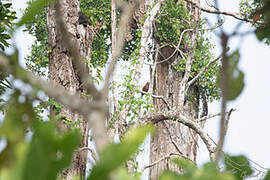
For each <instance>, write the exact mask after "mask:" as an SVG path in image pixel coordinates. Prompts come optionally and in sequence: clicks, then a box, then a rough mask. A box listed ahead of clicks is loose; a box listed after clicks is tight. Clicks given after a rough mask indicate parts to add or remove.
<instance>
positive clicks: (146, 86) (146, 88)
mask: <svg viewBox="0 0 270 180" xmlns="http://www.w3.org/2000/svg"><path fill="white" fill-rule="evenodd" d="M149 85H150V83H149V82H147V83H146V84H145V85H144V86H143V88H142V91H143V92H141V94H142V96H143V95H144V94H145V93H147V92H148V90H149Z"/></svg>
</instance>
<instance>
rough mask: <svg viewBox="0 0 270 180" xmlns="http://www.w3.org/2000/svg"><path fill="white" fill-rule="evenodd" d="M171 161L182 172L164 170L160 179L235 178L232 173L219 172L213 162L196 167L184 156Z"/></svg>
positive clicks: (232, 179) (227, 179)
mask: <svg viewBox="0 0 270 180" xmlns="http://www.w3.org/2000/svg"><path fill="white" fill-rule="evenodd" d="M173 162H174V163H175V164H177V166H178V167H179V168H181V169H182V170H183V173H182V174H178V173H176V172H172V171H170V170H166V171H164V173H163V174H162V175H161V177H160V180H174V179H175V180H176V179H177V180H208V179H220V180H235V178H234V176H233V175H231V174H229V173H227V172H224V173H222V172H220V171H219V170H218V169H217V166H216V165H215V163H213V162H209V163H206V164H204V165H203V167H202V168H197V167H196V166H195V165H194V163H193V162H192V161H190V160H187V159H184V158H181V159H180V158H179V159H174V160H173Z"/></svg>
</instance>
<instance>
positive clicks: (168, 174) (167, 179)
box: [159, 170, 188, 180]
mask: <svg viewBox="0 0 270 180" xmlns="http://www.w3.org/2000/svg"><path fill="white" fill-rule="evenodd" d="M159 179H160V180H188V178H186V177H181V176H180V175H179V174H177V173H176V172H172V171H168V170H165V171H164V172H163V173H162V175H161V176H160V177H159Z"/></svg>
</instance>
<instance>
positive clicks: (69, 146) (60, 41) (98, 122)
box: [0, 0, 269, 179]
mask: <svg viewBox="0 0 270 180" xmlns="http://www.w3.org/2000/svg"><path fill="white" fill-rule="evenodd" d="M47 3H49V2H47V1H43V0H37V1H33V2H32V3H30V6H29V8H28V10H27V11H26V12H25V14H24V16H23V18H22V19H21V21H19V23H18V24H17V25H18V26H21V25H23V24H27V25H28V27H27V28H28V30H30V32H31V33H33V34H35V35H38V37H39V38H38V39H37V41H40V42H42V43H44V44H39V43H36V44H34V46H33V47H34V48H33V49H32V50H33V54H32V55H33V56H32V57H31V56H30V57H28V60H29V61H28V62H29V65H30V66H28V67H30V68H32V70H37V71H36V72H38V73H39V72H40V71H39V70H40V67H41V66H40V64H38V63H37V62H40V61H35V60H36V59H37V58H35V57H40V56H39V55H40V54H37V53H36V52H45V53H44V55H45V58H44V57H42V60H45V62H44V63H41V64H42V65H44V67H46V64H47V63H48V62H49V71H50V80H51V81H49V82H47V81H44V80H42V79H41V78H38V77H36V76H34V75H33V74H32V73H30V72H27V71H25V70H24V69H22V68H21V67H19V66H18V56H17V52H15V53H14V54H13V55H11V56H7V55H6V54H1V57H0V60H1V61H0V67H1V70H2V71H3V72H5V73H7V74H12V75H13V77H14V78H15V79H20V80H22V81H23V82H24V83H27V84H29V85H31V86H32V87H33V90H31V91H30V92H27V93H24V92H23V91H21V90H20V89H19V88H15V91H14V92H13V96H12V98H10V102H9V105H8V108H7V109H8V111H7V114H6V116H5V120H4V123H3V125H2V126H1V127H0V128H1V129H0V130H1V131H0V132H1V134H0V135H1V137H2V136H5V137H6V139H7V142H8V143H7V147H6V148H5V149H4V151H3V153H1V154H0V160H3V159H5V160H4V161H3V162H5V164H2V165H1V166H0V172H1V173H3V174H4V175H3V177H4V178H6V179H10V178H14V179H15V178H17V179H18V177H20V175H22V176H21V177H23V179H56V178H57V175H58V174H59V173H60V172H62V171H63V170H65V171H64V172H62V177H63V178H66V179H70V178H72V176H73V175H80V176H81V178H83V177H84V174H85V166H86V155H85V154H82V152H84V150H89V151H90V152H93V150H92V149H90V148H89V147H87V143H88V142H87V139H88V129H87V128H88V127H87V126H86V125H87V123H89V127H90V128H91V129H92V131H93V139H94V141H95V143H96V149H97V153H98V155H99V158H98V159H95V160H96V165H95V166H94V167H93V169H92V172H91V174H90V176H89V177H88V179H109V178H112V179H113V178H114V179H119V178H123V179H132V178H134V179H136V177H137V176H136V171H135V170H136V164H134V163H130V162H132V161H134V156H131V155H132V154H134V153H135V152H136V151H137V149H138V147H139V145H140V144H141V143H142V141H143V139H144V138H145V137H146V135H147V134H148V133H149V132H150V133H151V132H153V129H154V128H153V126H155V127H156V133H155V134H151V147H150V149H151V155H150V159H151V160H150V161H151V162H150V165H148V166H146V167H144V168H143V170H144V169H146V168H150V179H157V178H158V177H159V176H160V175H161V176H160V178H161V179H242V178H243V176H242V175H243V174H244V175H245V176H248V175H250V174H251V173H252V169H251V168H250V165H249V162H248V160H247V159H246V158H245V157H243V156H239V157H229V156H227V155H224V159H225V162H224V164H225V172H222V173H221V172H220V170H218V168H217V165H216V164H215V163H214V162H219V159H220V154H221V153H222V145H223V141H224V137H225V134H226V130H227V127H226V125H227V123H228V120H229V117H230V115H231V113H232V112H233V109H231V110H230V111H228V112H227V108H226V104H227V101H230V100H233V99H235V98H236V97H237V96H238V95H239V94H240V93H241V91H242V89H243V86H244V83H243V76H244V74H243V73H242V72H241V71H240V70H239V69H238V67H237V64H238V62H239V57H240V54H239V52H238V51H235V52H234V53H232V54H230V55H228V54H227V52H228V50H229V48H228V47H227V42H228V40H229V38H230V37H231V36H233V35H235V34H237V31H235V32H233V34H226V33H225V32H223V31H222V30H221V32H220V34H218V36H219V37H220V38H221V42H222V47H223V51H222V54H221V55H220V56H218V57H216V58H215V57H213V56H212V55H211V52H210V49H211V45H210V44H209V42H208V40H207V38H206V37H205V36H204V33H205V31H207V30H211V29H214V28H216V26H215V27H211V28H205V27H204V26H203V21H202V20H200V18H199V15H200V13H199V10H201V11H205V12H210V13H215V14H227V15H228V14H229V15H231V16H233V17H236V18H238V19H242V20H245V21H251V22H254V18H253V17H254V16H252V20H251V19H247V18H246V17H243V16H242V15H235V14H230V13H227V12H222V11H219V10H208V9H205V8H202V7H200V4H199V1H197V0H196V1H188V0H186V1H172V0H168V1H157V2H156V3H153V4H151V1H147V0H145V1H142V2H141V3H138V1H128V2H125V1H123V2H122V1H121V2H118V1H115V2H114V1H112V4H113V5H115V6H112V9H111V8H110V6H109V3H106V2H105V3H104V2H102V3H104V4H102V7H101V8H100V4H99V2H98V1H82V2H81V7H82V9H81V10H82V11H83V12H85V14H86V15H87V16H89V22H90V25H86V26H84V25H79V23H78V1H76V0H62V1H59V2H55V3H54V4H50V5H49V7H48V9H47V17H48V19H47V24H48V39H46V35H47V34H46V33H44V29H43V30H42V28H44V27H45V26H41V27H38V26H37V25H36V24H35V20H34V19H37V22H38V23H41V24H42V25H44V24H46V23H44V22H45V20H46V19H44V17H45V16H44V15H45V12H44V11H43V12H40V13H39V14H38V11H39V8H41V9H42V8H43V7H44V6H45V5H47ZM114 3H115V4H114ZM86 7H88V8H89V9H87V8H86ZM116 7H117V8H116ZM263 7H265V5H263ZM217 8H218V7H217ZM63 9H64V10H63ZM262 9H263V8H262ZM87 11H88V13H87ZM61 12H63V14H61ZM89 12H90V13H89ZM95 12H97V14H95ZM262 12H265V11H262ZM110 13H112V16H110ZM36 14H38V15H37V16H36ZM144 14H145V15H146V16H144ZM42 17H43V19H42ZM257 21H258V19H257V20H256V22H257ZM111 22H112V27H111V28H110V23H111ZM256 22H255V23H256ZM219 23H222V20H220V21H219ZM116 24H118V26H117V28H116ZM218 25H220V24H218ZM40 30H41V31H40ZM111 32H112V34H116V35H113V36H112V38H111V41H109V40H108V37H110V33H111ZM234 33H235V34H234ZM125 41H127V42H126V44H124V42H125ZM110 42H111V44H110ZM149 42H150V43H149ZM46 43H48V44H49V45H50V47H49V48H48V47H47V44H46ZM111 46H112V50H110V49H106V48H107V47H111ZM122 50H123V53H122V54H121V51H122ZM110 51H111V56H110ZM48 52H49V53H48ZM88 56H91V58H89V57H88ZM109 57H110V58H109ZM88 58H89V59H88ZM98 58H100V59H101V61H98ZM48 59H49V60H48ZM220 59H221V65H220V66H219V64H218V62H217V61H218V60H220ZM106 61H108V62H107V63H108V66H107V69H106V70H107V72H106V74H105V76H104V78H101V77H100V76H99V72H100V68H102V67H104V66H105V64H106ZM117 61H122V62H123V61H129V62H128V63H129V72H128V73H127V74H126V75H125V76H124V82H123V86H124V87H122V88H123V89H121V88H119V86H114V83H117V79H116V76H113V75H112V73H113V71H114V69H115V68H116V63H117ZM145 63H147V64H148V65H149V67H150V68H149V69H150V70H149V76H150V78H149V82H150V88H149V91H148V92H142V91H140V87H139V85H138V84H139V81H140V79H141V78H142V76H143V75H144V74H142V72H141V71H142V67H143V65H144V64H145ZM86 64H87V65H88V66H86ZM88 68H89V69H88ZM95 68H97V69H98V70H97V71H96V72H97V73H96V78H93V77H91V76H92V75H93V71H94V70H95ZM219 68H220V72H219V73H217V71H218V69H219ZM88 70H89V71H90V74H89V72H88ZM41 74H42V73H41ZM235 74H236V75H235ZM111 78H113V79H112V82H114V83H112V86H111V88H112V89H113V91H112V92H113V93H112V96H109V88H110V81H111V80H110V79H111ZM102 80H103V86H102V88H101V89H97V88H96V87H95V84H94V83H95V82H99V81H102ZM216 81H217V82H218V84H219V87H218V86H217V84H216ZM59 85H60V86H59ZM120 85H121V84H120ZM39 90H42V91H44V92H45V93H46V94H47V95H48V96H50V98H51V100H50V101H49V103H44V102H42V103H41V105H44V104H45V105H44V106H46V104H49V105H50V108H51V109H50V110H51V115H52V116H51V119H54V120H57V123H56V127H57V128H55V126H54V124H53V123H50V122H43V121H42V120H40V119H38V118H39V117H40V116H39V115H40V114H39V113H40V112H39V111H40V109H38V108H35V109H34V108H33V106H32V102H33V101H34V100H39V101H42V100H41V98H39V96H38V91H39ZM119 91H122V92H123V93H122V96H119ZM141 93H143V94H144V96H141V95H140V94H141ZM220 95H221V97H222V111H221V121H220V122H221V123H220V124H221V126H220V140H219V142H218V144H217V145H216V144H215V143H214V142H213V141H212V139H211V138H210V137H209V136H208V135H207V133H206V132H205V131H204V130H203V125H204V122H205V120H206V119H208V118H211V117H212V116H211V115H208V114H207V101H211V100H213V99H219V98H220ZM20 96H23V97H25V101H20V99H19V97H20ZM107 104H109V105H111V104H112V105H113V107H112V106H110V107H109V110H110V111H109V110H108V106H107ZM200 107H201V108H200ZM25 110H27V111H26V112H25ZM109 112H110V114H109ZM80 119H81V121H80ZM105 124H106V126H105ZM141 124H152V126H151V125H150V126H149V125H147V126H143V127H139V128H135V129H132V127H134V126H139V125H141ZM73 127H80V133H78V131H73V130H72V129H73ZM107 128H111V129H110V130H112V132H113V131H114V132H115V133H116V135H117V134H119V135H120V138H121V142H120V143H118V144H116V143H111V144H110V143H109V141H110V139H109V137H108V135H107ZM130 128H131V129H132V130H131V131H128V129H130ZM27 129H30V130H31V131H32V132H33V137H32V139H31V141H30V143H29V144H27V143H26V142H25V139H24V137H25V134H26V132H25V131H26V130H27ZM10 132H18V134H15V135H14V134H13V133H10ZM78 134H81V136H82V138H81V140H80V139H79V135H78ZM114 135H115V134H114ZM199 137H200V138H201V139H202V140H203V142H204V143H205V145H206V147H207V149H208V151H209V156H210V158H211V160H212V162H210V163H207V164H205V165H204V167H203V168H202V169H198V168H196V166H195V165H194V161H195V160H196V150H197V139H198V138H199ZM79 142H81V143H79ZM79 144H81V148H79V149H77V150H76V151H75V148H77V147H78V145H79ZM74 151H75V152H74ZM73 152H74V156H73V160H72V163H71V165H70V166H69V168H68V169H65V168H67V167H68V165H69V164H70V162H71V159H72V153H73ZM40 154H41V155H40ZM25 155H27V156H25ZM91 155H92V156H93V154H91ZM172 157H178V158H177V159H174V160H173V162H171V161H169V159H171V158H172ZM179 157H181V158H179ZM228 159H229V160H233V162H236V163H240V164H243V163H244V164H247V165H246V166H244V167H243V166H240V167H235V166H232V165H231V164H230V162H229V161H228ZM127 161H128V163H127V166H128V169H129V172H131V173H132V174H131V175H133V176H131V175H130V174H127V172H126V171H125V168H123V166H121V165H122V164H123V163H124V162H127ZM1 162H2V161H1ZM40 162H43V163H40ZM39 163H40V164H39ZM48 166H49V167H50V168H48ZM7 167H9V168H7ZM37 167H40V168H37ZM46 167H47V168H46ZM51 167H52V168H51ZM33 169H35V170H36V171H34V172H33ZM166 169H167V170H166ZM164 170H166V171H164ZM230 171H235V173H234V174H230V173H228V172H230ZM14 172H16V173H14ZM113 172H114V173H113ZM180 173H181V174H180ZM16 176H17V177H16ZM268 176H269V173H268V175H266V177H265V179H267V178H269V177H268Z"/></svg>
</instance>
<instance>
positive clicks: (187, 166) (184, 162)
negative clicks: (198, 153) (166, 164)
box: [173, 158, 197, 169]
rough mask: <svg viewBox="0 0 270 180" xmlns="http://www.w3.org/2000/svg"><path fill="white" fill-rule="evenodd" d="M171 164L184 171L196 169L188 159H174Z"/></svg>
mask: <svg viewBox="0 0 270 180" xmlns="http://www.w3.org/2000/svg"><path fill="white" fill-rule="evenodd" d="M173 162H174V163H175V164H177V165H178V166H179V167H180V168H184V169H195V168H197V167H196V165H195V164H194V162H192V161H191V160H189V159H185V158H175V159H173Z"/></svg>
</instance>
